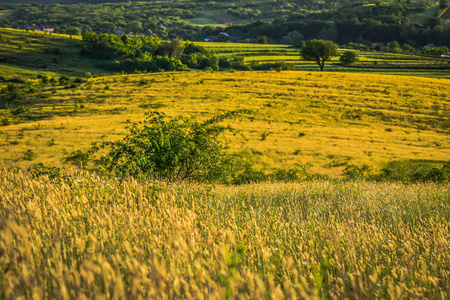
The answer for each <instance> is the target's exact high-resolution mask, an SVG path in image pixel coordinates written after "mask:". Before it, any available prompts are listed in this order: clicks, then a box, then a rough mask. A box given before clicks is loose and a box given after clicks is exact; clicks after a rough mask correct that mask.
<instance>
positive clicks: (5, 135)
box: [0, 30, 450, 175]
mask: <svg viewBox="0 0 450 300" xmlns="http://www.w3.org/2000/svg"><path fill="white" fill-rule="evenodd" d="M1 32H2V36H3V39H4V42H3V43H0V50H1V51H2V53H4V55H2V58H3V60H4V61H8V62H9V63H8V64H5V63H4V64H1V65H0V69H1V70H2V72H1V73H2V76H1V81H0V89H2V88H3V90H2V93H3V95H2V100H1V102H0V122H1V125H3V126H2V127H0V135H1V136H2V139H1V142H0V159H1V160H2V161H3V162H4V163H6V164H7V165H11V164H13V163H15V164H17V165H19V166H30V165H32V164H36V163H38V162H43V163H45V164H51V165H61V158H62V157H63V156H64V155H66V154H67V153H71V152H73V151H76V150H79V149H81V150H86V149H88V148H89V147H90V146H91V144H92V143H94V142H101V141H106V140H115V139H118V138H119V137H120V136H121V135H122V134H123V133H124V132H125V122H126V120H128V119H130V120H133V121H135V120H136V121H137V120H141V119H142V118H143V115H144V113H145V112H146V111H149V110H160V111H164V112H166V113H167V114H169V115H178V114H182V115H196V116H199V117H200V118H207V117H210V116H213V115H215V114H218V113H221V112H224V111H229V110H235V109H239V108H247V109H252V110H253V111H254V114H253V115H252V116H251V117H250V118H243V119H241V120H239V121H238V122H237V123H235V124H232V126H233V127H235V128H237V129H239V130H241V131H242V132H243V133H244V134H245V135H246V136H247V138H248V141H246V142H244V141H243V140H236V137H232V136H229V137H228V138H229V142H230V146H229V149H228V151H229V152H230V153H236V154H237V155H239V156H241V157H247V158H248V159H250V160H253V161H254V162H255V163H256V164H257V166H258V167H260V168H265V169H270V168H280V167H285V166H292V165H294V164H295V163H300V164H307V163H312V164H313V165H314V167H313V171H315V172H319V173H322V174H330V175H337V174H339V173H340V172H341V171H342V169H343V168H345V167H346V166H348V165H363V164H367V165H371V166H373V167H375V168H380V167H383V166H385V165H386V164H388V163H390V162H392V161H405V160H416V161H430V162H433V161H434V162H436V163H440V162H442V161H445V160H448V157H449V155H450V144H449V141H448V139H447V136H448V134H449V122H450V121H449V104H448V99H449V97H450V96H449V90H448V82H449V81H448V79H444V78H442V79H432V78H423V77H414V76H409V77H404V76H393V75H378V74H374V73H373V72H374V70H370V69H369V71H368V72H369V73H368V74H362V73H361V72H367V70H366V69H362V68H356V69H340V67H339V66H330V67H329V68H328V70H330V71H331V70H333V71H339V72H324V73H320V72H317V71H312V70H317V67H315V66H314V65H312V64H310V63H307V62H301V61H294V63H296V66H297V68H298V69H299V70H301V69H304V68H309V70H310V71H289V72H284V71H283V72H277V71H260V72H235V71H231V72H213V73H211V72H197V71H195V72H174V73H156V74H132V75H117V74H116V75H112V74H110V75H107V74H104V75H100V74H102V73H105V72H104V70H102V69H101V68H97V67H96V66H98V64H99V61H95V60H89V59H86V58H84V57H83V56H80V55H79V54H78V53H79V49H80V43H83V42H82V41H80V40H76V39H70V38H68V37H64V36H59V35H52V36H50V35H42V34H38V33H24V32H19V31H14V30H3V31H1ZM204 46H206V47H214V48H213V49H214V50H215V51H217V52H219V53H221V54H222V55H236V54H238V55H245V58H246V60H248V61H251V60H255V61H260V62H264V61H266V62H267V61H275V60H282V59H286V60H287V58H288V57H292V59H298V56H296V55H298V54H296V52H295V50H294V49H293V48H288V47H287V46H275V45H266V46H264V45H249V44H230V43H226V44H215V43H213V44H204ZM19 48H20V49H19ZM367 55H369V54H367ZM371 55H374V54H371ZM383 55H384V54H383ZM382 57H384V56H381V55H380V57H379V59H380V64H382V60H381V58H382ZM399 57H400V56H399ZM409 58H410V57H409ZM409 58H408V57H407V56H404V57H403V59H405V60H406V61H407V59H409ZM44 66H45V67H44ZM348 70H353V71H354V72H358V73H348V72H345V71H348ZM375 71H379V72H381V71H383V70H375ZM86 72H92V73H93V74H98V75H97V76H96V77H95V78H91V79H88V78H84V74H85V73H86ZM394 72H395V70H394ZM428 72H435V71H430V70H428ZM440 72H441V73H440ZM445 72H446V71H445V70H443V71H439V70H438V72H437V73H433V74H434V76H441V75H439V74H443V75H442V77H446V76H447V77H448V75H449V74H448V71H447V73H445ZM68 74H69V75H71V76H72V75H76V76H77V77H74V76H72V77H71V76H67V75H68ZM403 74H408V73H407V72H405V73H403ZM413 74H416V73H413ZM416 75H417V74H416ZM425 75H427V73H425ZM428 76H429V74H428ZM44 77H45V81H44Z"/></svg>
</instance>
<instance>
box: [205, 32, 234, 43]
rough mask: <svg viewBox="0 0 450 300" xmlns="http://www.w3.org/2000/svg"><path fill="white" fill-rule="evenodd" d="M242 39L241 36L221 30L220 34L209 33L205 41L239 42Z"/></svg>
mask: <svg viewBox="0 0 450 300" xmlns="http://www.w3.org/2000/svg"><path fill="white" fill-rule="evenodd" d="M240 39H241V37H240V36H237V35H229V34H228V33H226V32H220V33H219V34H218V35H208V36H207V37H205V38H204V40H205V42H215V41H217V40H220V41H231V42H238V41H239V40H240Z"/></svg>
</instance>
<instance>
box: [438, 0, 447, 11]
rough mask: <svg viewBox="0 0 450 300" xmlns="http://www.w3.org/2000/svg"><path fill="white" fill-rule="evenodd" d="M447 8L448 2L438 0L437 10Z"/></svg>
mask: <svg viewBox="0 0 450 300" xmlns="http://www.w3.org/2000/svg"><path fill="white" fill-rule="evenodd" d="M447 7H448V0H439V8H440V9H446V8H447Z"/></svg>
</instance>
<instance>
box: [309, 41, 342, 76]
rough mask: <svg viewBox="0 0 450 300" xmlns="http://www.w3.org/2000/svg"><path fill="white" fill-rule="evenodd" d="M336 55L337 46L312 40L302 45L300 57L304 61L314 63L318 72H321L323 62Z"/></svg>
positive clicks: (330, 42) (329, 42)
mask: <svg viewBox="0 0 450 300" xmlns="http://www.w3.org/2000/svg"><path fill="white" fill-rule="evenodd" d="M336 53H337V45H336V44H335V43H333V42H332V41H324V40H312V41H308V42H306V43H304V44H303V47H302V50H301V51H300V55H301V56H302V57H303V59H305V60H312V61H315V62H316V63H317V64H318V65H319V67H320V71H323V66H324V65H325V62H326V61H327V60H329V59H330V58H331V57H332V56H335V55H336Z"/></svg>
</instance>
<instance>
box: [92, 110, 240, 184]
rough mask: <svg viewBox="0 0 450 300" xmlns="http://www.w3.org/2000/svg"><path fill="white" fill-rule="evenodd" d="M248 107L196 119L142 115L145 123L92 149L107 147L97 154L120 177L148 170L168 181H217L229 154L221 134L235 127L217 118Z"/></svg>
mask: <svg viewBox="0 0 450 300" xmlns="http://www.w3.org/2000/svg"><path fill="white" fill-rule="evenodd" d="M246 112H248V111H245V110H238V111H232V112H228V113H225V114H222V115H219V116H216V117H214V118H212V119H209V120H206V121H203V122H200V121H198V120H197V119H196V118H194V117H190V118H189V117H182V116H178V117H169V116H166V115H165V114H164V113H161V112H150V113H147V114H146V119H145V121H143V122H139V123H134V124H132V125H131V126H130V127H129V130H130V133H129V134H128V135H127V136H126V137H125V138H124V139H123V140H119V141H115V142H105V143H103V144H102V145H100V146H99V147H94V148H93V149H92V151H91V153H92V154H95V153H98V151H101V149H107V154H106V155H103V156H101V157H100V159H99V163H100V164H101V165H103V166H104V167H105V168H106V170H107V171H108V172H111V173H112V174H115V175H119V176H129V175H132V176H136V175H140V174H142V175H148V176H150V177H153V178H158V179H165V180H168V181H181V180H194V181H206V182H212V181H218V180H221V179H223V178H224V177H227V175H228V174H227V172H228V170H229V167H230V164H231V161H232V158H231V157H230V156H228V155H227V154H225V153H224V146H223V143H222V140H221V136H222V135H223V133H224V132H226V131H231V132H234V130H233V129H232V128H230V127H229V126H222V125H220V123H221V122H222V121H224V120H226V119H230V118H233V117H235V116H237V115H238V114H241V113H246Z"/></svg>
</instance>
